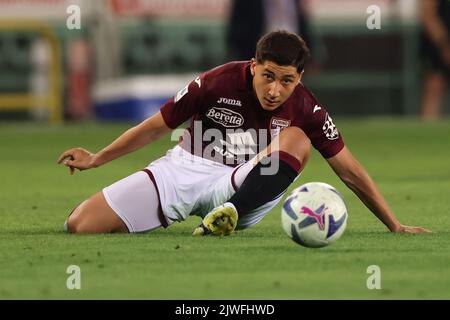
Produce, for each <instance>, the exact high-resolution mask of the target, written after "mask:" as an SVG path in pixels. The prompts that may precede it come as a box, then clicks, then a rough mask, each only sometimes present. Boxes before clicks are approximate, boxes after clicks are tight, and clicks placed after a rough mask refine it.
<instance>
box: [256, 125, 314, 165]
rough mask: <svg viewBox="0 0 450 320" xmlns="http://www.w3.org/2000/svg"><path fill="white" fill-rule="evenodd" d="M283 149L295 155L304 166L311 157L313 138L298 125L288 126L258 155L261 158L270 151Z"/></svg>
mask: <svg viewBox="0 0 450 320" xmlns="http://www.w3.org/2000/svg"><path fill="white" fill-rule="evenodd" d="M279 151H283V152H286V153H288V154H290V155H291V156H293V157H295V158H296V159H297V160H298V161H300V163H301V164H302V166H303V165H304V164H305V163H306V162H307V160H308V159H309V155H310V152H311V140H309V138H308V136H307V135H306V134H305V132H303V130H302V129H300V128H298V127H288V128H286V129H284V130H283V131H281V132H280V134H279V135H278V136H277V137H276V138H275V139H273V140H272V142H271V143H270V145H269V146H268V147H267V148H266V149H265V150H264V151H263V152H261V154H260V155H259V156H258V158H259V159H261V158H262V157H263V156H266V155H267V154H269V153H274V152H279Z"/></svg>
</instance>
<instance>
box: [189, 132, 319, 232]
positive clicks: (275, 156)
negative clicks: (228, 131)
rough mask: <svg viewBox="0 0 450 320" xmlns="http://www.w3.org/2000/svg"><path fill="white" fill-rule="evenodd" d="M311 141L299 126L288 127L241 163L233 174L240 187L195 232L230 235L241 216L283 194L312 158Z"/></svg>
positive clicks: (234, 183) (236, 185) (235, 183)
mask: <svg viewBox="0 0 450 320" xmlns="http://www.w3.org/2000/svg"><path fill="white" fill-rule="evenodd" d="M310 149H311V142H310V140H309V138H308V137H307V136H306V134H305V133H304V132H303V131H302V130H301V129H300V128H297V127H290V128H286V129H284V130H283V131H282V132H281V133H280V134H279V135H278V136H277V137H276V138H275V139H274V140H273V141H272V143H271V144H270V145H269V146H268V147H267V148H266V149H265V150H263V151H261V152H260V153H259V154H258V156H257V157H256V158H255V159H254V161H252V162H251V163H250V164H249V163H247V164H245V165H244V166H241V167H240V168H239V169H238V170H237V171H236V173H235V174H234V175H233V176H232V179H234V182H233V185H234V186H235V187H236V189H238V190H237V191H236V193H235V194H234V195H233V196H231V198H230V199H229V200H228V201H227V202H226V203H225V204H224V205H223V206H220V207H217V208H215V209H214V210H213V211H211V212H210V213H208V215H207V216H206V217H205V218H204V219H203V226H201V227H199V228H197V229H196V231H194V233H195V234H198V235H200V234H205V233H208V232H209V231H211V232H212V233H214V234H222V235H226V234H229V233H231V232H232V231H233V230H234V228H235V227H236V225H237V218H238V216H239V217H240V218H242V217H243V216H245V215H247V214H249V213H250V212H252V211H253V210H255V209H257V208H260V207H261V206H263V205H265V204H266V203H269V202H271V201H274V200H275V199H276V198H278V197H280V196H281V195H282V194H283V193H284V192H285V191H286V189H287V188H288V187H289V185H290V184H291V183H292V182H293V181H294V180H295V178H296V177H297V175H298V174H299V173H300V171H301V170H302V169H303V168H304V166H305V164H306V162H307V160H308V159H309V155H310Z"/></svg>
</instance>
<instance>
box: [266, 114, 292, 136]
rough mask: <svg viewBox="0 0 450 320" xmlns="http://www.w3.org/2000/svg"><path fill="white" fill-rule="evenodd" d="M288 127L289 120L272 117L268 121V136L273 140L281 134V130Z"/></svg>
mask: <svg viewBox="0 0 450 320" xmlns="http://www.w3.org/2000/svg"><path fill="white" fill-rule="evenodd" d="M290 125H291V120H286V119H282V118H276V117H272V119H270V135H271V136H272V138H274V137H276V136H277V135H278V134H279V133H280V132H281V130H283V129H286V128H287V127H289V126H290Z"/></svg>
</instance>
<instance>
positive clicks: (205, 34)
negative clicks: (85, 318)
mask: <svg viewBox="0 0 450 320" xmlns="http://www.w3.org/2000/svg"><path fill="white" fill-rule="evenodd" d="M242 2H243V1H241V5H242ZM245 2H246V3H247V4H249V5H250V6H253V7H256V6H257V5H258V3H261V1H257V0H250V1H245ZM372 4H376V5H378V6H379V7H380V9H381V29H374V30H369V29H368V28H367V26H366V20H367V18H368V17H369V15H370V14H369V13H367V12H366V10H367V8H368V7H369V6H370V5H372ZM71 5H76V6H78V7H79V8H80V13H81V15H80V22H81V24H80V26H81V28H80V29H69V27H68V20H69V21H72V22H73V20H71V19H73V13H74V12H75V11H71V9H68V8H70V6H71ZM234 5H235V4H234V1H232V0H96V1H89V0H78V1H75V0H0V120H11V119H14V120H17V119H33V120H39V121H49V122H51V123H60V122H62V121H64V120H78V121H82V120H91V119H99V120H111V119H112V120H124V121H138V120H141V119H143V118H145V117H146V116H148V115H150V114H152V113H154V112H155V111H156V110H158V108H159V106H160V105H161V104H162V102H164V101H165V100H166V99H167V98H169V97H170V96H172V95H173V94H174V93H175V92H176V91H177V90H179V89H180V88H181V87H183V86H184V85H185V84H186V83H187V82H188V81H190V80H191V79H192V77H193V76H194V75H196V74H198V73H199V72H202V71H205V70H207V69H209V68H212V67H214V66H216V65H219V64H222V63H224V62H227V61H229V60H232V59H234V58H235V56H233V53H232V49H231V48H230V43H229V41H228V40H229V36H228V33H229V30H230V28H232V26H231V25H230V21H231V17H232V13H231V12H232V9H233V6H234ZM302 6H303V10H304V14H303V15H302V19H304V21H302V22H304V25H306V26H307V30H308V40H309V41H310V45H311V47H312V54H313V59H312V61H311V63H310V64H309V65H308V68H307V70H306V71H307V73H306V76H305V77H304V82H305V83H306V84H307V85H308V86H309V87H310V88H311V89H312V91H313V92H314V93H315V94H316V96H317V97H318V98H319V100H320V101H321V102H322V103H323V104H324V105H325V106H327V108H328V109H329V110H330V111H331V112H332V114H334V115H345V116H361V115H396V116H415V115H417V114H418V112H419V104H420V86H421V61H420V56H419V30H420V21H419V18H418V9H417V1H414V0H379V1H366V0H358V1H357V0H342V1H331V0H305V1H302ZM241 13H242V12H241ZM254 16H255V14H253V15H251V16H250V15H249V16H248V18H247V19H253V18H254ZM238 28H239V27H238ZM233 30H236V29H233ZM238 30H239V29H238ZM305 30H306V28H305ZM305 30H301V31H299V33H302V31H305ZM239 32H242V35H243V36H245V35H246V32H249V31H248V30H239ZM254 45H255V43H253V41H251V40H250V37H249V40H248V46H249V47H250V48H251V47H254ZM249 58H251V56H249V57H248V59H249ZM447 101H448V99H447ZM447 105H448V103H447ZM444 111H446V112H448V110H444Z"/></svg>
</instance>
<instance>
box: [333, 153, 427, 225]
mask: <svg viewBox="0 0 450 320" xmlns="http://www.w3.org/2000/svg"><path fill="white" fill-rule="evenodd" d="M327 161H328V163H329V165H330V166H331V168H332V169H333V170H334V172H336V174H337V175H338V176H339V178H341V180H342V181H343V182H344V183H345V184H346V185H347V186H348V187H349V188H350V189H351V190H352V191H353V192H354V193H355V194H356V195H357V196H358V197H359V198H360V199H361V201H362V202H363V203H364V204H365V205H366V206H367V208H369V210H370V211H372V212H373V213H374V214H375V215H376V216H377V217H378V219H380V220H381V221H382V222H383V223H384V224H385V225H386V227H387V228H388V229H389V230H390V231H391V232H405V233H420V232H430V231H429V230H427V229H424V228H421V227H410V226H404V225H402V224H401V223H400V222H399V221H398V220H397V218H396V217H395V215H394V213H393V212H392V210H391V209H390V207H389V205H388V204H387V202H386V200H385V199H384V197H383V195H382V194H381V192H380V191H379V189H378V187H377V185H376V184H375V182H374V181H373V180H372V178H371V177H370V176H369V174H368V173H367V171H366V170H365V169H364V167H363V166H362V165H361V164H360V163H359V162H358V161H357V160H356V159H355V157H354V156H353V155H352V154H351V153H350V151H349V150H348V149H347V147H344V148H343V149H342V150H341V151H340V152H339V153H338V154H336V155H335V156H333V157H331V158H329V159H327Z"/></svg>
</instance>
